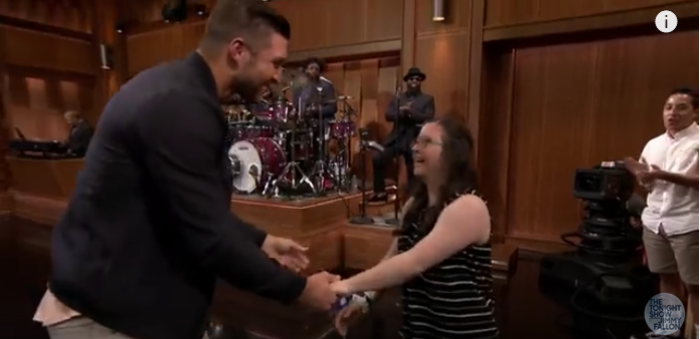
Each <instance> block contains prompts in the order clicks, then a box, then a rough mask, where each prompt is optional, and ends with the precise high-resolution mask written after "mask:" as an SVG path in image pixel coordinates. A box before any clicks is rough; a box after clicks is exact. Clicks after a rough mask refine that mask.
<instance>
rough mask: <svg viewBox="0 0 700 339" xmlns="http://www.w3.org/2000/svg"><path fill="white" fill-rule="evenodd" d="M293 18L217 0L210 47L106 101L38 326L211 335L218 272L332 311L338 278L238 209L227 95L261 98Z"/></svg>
mask: <svg viewBox="0 0 700 339" xmlns="http://www.w3.org/2000/svg"><path fill="white" fill-rule="evenodd" d="M289 37H290V27H289V23H288V22H287V20H286V19H285V18H284V17H283V16H281V15H279V14H277V13H276V12H275V11H274V10H272V9H271V8H270V7H268V6H267V5H265V3H264V2H261V1H259V0H219V1H217V3H216V5H215V6H214V9H213V10H212V12H211V15H210V17H209V21H208V22H207V27H206V32H205V33H204V36H203V38H202V41H201V42H200V45H199V49H198V50H197V51H196V52H193V53H191V54H190V55H189V56H187V57H186V58H185V59H184V60H180V61H176V62H173V63H169V64H164V65H160V66H156V67H154V68H151V69H149V70H146V71H143V72H141V73H140V74H138V75H137V76H136V77H135V78H133V79H132V80H131V81H129V82H128V83H127V84H125V85H124V86H123V87H122V88H121V90H120V91H119V92H118V93H116V94H115V95H114V96H113V97H112V98H111V99H110V101H109V103H107V105H106V106H105V109H104V111H103V113H102V116H101V119H100V122H99V126H98V128H97V132H96V134H95V136H94V138H93V142H92V144H91V146H90V148H89V150H88V153H87V156H86V158H85V166H84V169H83V170H82V171H81V172H80V173H79V175H78V179H77V185H76V188H75V191H74V193H73V197H72V198H71V201H70V203H69V205H68V208H67V211H66V212H65V214H64V215H63V217H62V219H61V220H60V222H59V223H58V225H56V227H55V229H54V233H53V243H52V248H51V251H52V253H51V254H52V256H51V257H52V264H53V269H52V274H51V278H50V281H49V285H48V287H49V290H48V291H47V293H46V295H45V297H44V298H43V300H42V302H41V304H40V305H39V308H38V310H37V313H36V316H35V320H37V321H39V322H41V323H42V324H43V325H44V326H46V327H47V328H48V331H49V335H50V336H51V338H53V339H57V338H71V339H83V338H95V339H97V338H110V339H124V338H138V339H163V338H168V339H199V338H201V337H202V335H203V332H204V329H205V319H206V315H207V309H208V308H209V305H210V304H211V301H212V297H213V293H214V287H215V282H216V278H217V277H221V278H223V279H224V280H225V281H227V282H229V283H231V284H233V285H235V286H236V287H238V288H241V289H243V290H247V291H251V292H253V293H256V294H258V295H261V296H263V297H267V298H272V299H275V300H278V301H281V302H292V301H295V300H298V301H300V302H301V303H303V304H306V305H310V306H313V307H317V308H320V309H330V307H331V305H332V304H333V303H334V302H335V300H336V296H335V295H334V294H333V292H331V290H330V286H329V285H330V283H331V282H332V281H335V280H337V278H336V277H335V276H331V275H330V274H328V273H319V274H316V275H313V276H311V277H309V278H308V279H306V278H302V277H299V276H297V275H296V274H294V273H293V272H292V271H291V270H288V269H285V268H282V267H280V266H278V265H276V264H275V263H274V262H273V261H272V260H271V259H270V257H275V258H277V259H279V260H280V261H281V262H282V263H284V264H286V265H287V266H291V267H292V268H295V269H301V268H304V267H305V266H306V264H307V263H308V261H307V259H306V257H305V255H304V253H303V251H304V250H305V249H304V248H303V247H301V246H300V245H298V244H297V243H295V242H294V241H292V240H289V239H283V238H278V237H275V236H272V235H268V234H265V232H263V231H262V230H260V229H257V228H256V227H254V226H252V225H249V224H247V223H245V222H243V221H241V220H240V219H238V218H237V217H235V216H234V215H232V214H231V211H230V207H229V206H230V196H231V190H232V187H231V179H232V178H231V175H230V171H229V167H230V163H229V161H228V159H227V156H226V155H225V153H224V152H222V149H224V143H225V139H226V137H225V136H226V130H227V126H226V123H225V120H224V115H223V111H222V109H221V105H220V104H221V98H229V97H231V95H232V93H233V92H238V93H239V94H240V95H241V97H243V98H244V99H253V98H255V95H257V94H258V91H259V90H260V88H261V86H263V85H264V84H267V83H271V82H276V81H277V80H278V78H279V76H280V71H281V66H282V64H283V63H284V62H285V58H286V57H287V44H288V40H289Z"/></svg>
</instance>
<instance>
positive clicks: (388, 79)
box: [325, 57, 400, 173]
mask: <svg viewBox="0 0 700 339" xmlns="http://www.w3.org/2000/svg"><path fill="white" fill-rule="evenodd" d="M325 76H326V77H327V78H328V79H329V80H331V81H333V84H334V85H335V87H336V91H337V93H339V94H340V93H342V94H343V95H348V96H351V97H352V99H350V100H348V104H350V106H351V107H352V108H353V109H354V110H355V111H356V114H357V116H355V117H353V120H354V121H355V123H356V125H357V127H358V128H359V127H364V128H368V129H369V131H370V137H371V138H372V139H373V140H377V141H379V142H381V141H382V140H383V139H384V138H385V137H386V136H387V135H388V134H389V132H390V131H391V127H392V126H391V124H390V123H388V122H386V121H384V112H385V111H386V108H387V107H388V106H389V103H390V102H391V100H392V99H393V98H394V93H395V92H396V85H397V83H398V81H399V78H400V62H399V57H387V58H381V59H366V60H360V61H352V62H337V63H332V64H329V65H328V71H327V72H326V74H325ZM339 108H340V107H339ZM357 141H358V140H357V138H355V139H354V140H353V141H352V143H351V144H352V152H353V154H354V156H353V158H354V159H353V160H354V162H355V164H354V166H353V167H354V169H355V171H360V168H359V167H358V166H359V165H360V163H359V162H358V160H359V159H358V158H357V152H358V149H356V147H355V146H356V143H357ZM367 160H368V163H367V169H368V172H369V173H371V171H370V169H371V163H370V162H369V160H370V157H368V158H367Z"/></svg>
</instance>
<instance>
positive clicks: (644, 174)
mask: <svg viewBox="0 0 700 339" xmlns="http://www.w3.org/2000/svg"><path fill="white" fill-rule="evenodd" d="M625 167H626V168H627V170H628V171H630V173H632V174H634V176H636V177H637V179H639V181H640V182H641V183H642V184H649V183H651V182H653V181H654V180H657V179H659V178H661V176H662V174H663V170H661V168H659V166H656V165H653V164H652V165H649V164H647V162H646V161H644V159H642V160H641V161H637V160H635V159H632V158H630V157H627V158H625Z"/></svg>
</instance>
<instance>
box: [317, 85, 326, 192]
mask: <svg viewBox="0 0 700 339" xmlns="http://www.w3.org/2000/svg"><path fill="white" fill-rule="evenodd" d="M318 81H319V83H318V84H317V85H316V91H318V96H317V98H318V137H319V139H318V162H317V163H316V164H317V165H320V168H319V169H318V174H317V175H318V177H317V180H318V183H319V185H318V186H319V187H318V194H317V196H325V195H326V166H327V164H326V157H325V155H326V126H325V124H324V121H323V87H321V81H323V80H322V79H321V78H319V79H318Z"/></svg>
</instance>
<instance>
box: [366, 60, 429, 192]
mask: <svg viewBox="0 0 700 339" xmlns="http://www.w3.org/2000/svg"><path fill="white" fill-rule="evenodd" d="M425 78H426V76H425V74H424V73H423V72H421V70H420V69H419V68H417V67H412V68H411V69H409V70H408V73H406V75H404V77H403V81H404V82H405V83H406V91H405V92H404V93H402V94H399V95H398V96H397V97H396V98H394V99H393V100H392V101H391V103H390V104H389V107H387V109H386V112H385V113H384V118H385V119H386V121H389V122H393V123H394V128H393V129H392V130H391V133H390V134H389V136H388V137H387V139H386V140H384V150H383V151H382V152H380V153H376V154H375V155H374V157H373V164H374V195H372V197H370V199H369V202H370V203H378V202H386V201H387V194H386V187H385V185H384V176H385V173H384V172H385V164H386V161H387V160H389V159H391V158H393V157H395V156H403V159H404V162H405V164H406V176H407V177H408V182H409V183H410V182H412V181H413V177H414V176H413V154H412V153H411V145H412V144H413V142H414V141H415V139H416V136H417V135H418V133H419V132H420V128H421V126H422V124H423V123H425V122H426V121H427V120H430V119H432V118H433V117H434V116H435V99H434V98H433V96H432V95H428V94H425V93H423V92H421V83H423V81H425Z"/></svg>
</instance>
